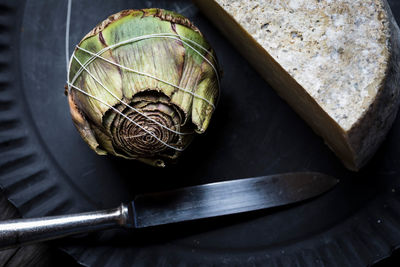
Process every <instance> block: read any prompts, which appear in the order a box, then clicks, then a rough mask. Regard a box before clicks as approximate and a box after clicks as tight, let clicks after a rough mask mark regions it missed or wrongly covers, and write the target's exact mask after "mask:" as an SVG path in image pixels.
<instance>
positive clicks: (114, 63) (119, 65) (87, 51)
mask: <svg viewBox="0 0 400 267" xmlns="http://www.w3.org/2000/svg"><path fill="white" fill-rule="evenodd" d="M77 48H78V49H79V50H82V51H84V52H86V53H88V54H90V55H93V56H95V57H97V58H100V59H102V60H104V61H106V62H108V63H110V64H112V65H115V66H118V67H120V68H121V69H124V70H128V71H131V72H134V73H137V74H140V75H143V76H147V77H149V78H152V79H155V80H158V81H160V82H163V83H165V84H168V85H171V86H173V87H176V88H178V89H180V90H182V91H184V92H186V93H188V94H190V95H192V96H194V97H197V98H200V99H201V100H204V101H205V102H207V103H208V104H209V105H210V106H212V107H213V108H215V106H214V104H213V103H211V102H210V101H209V100H208V99H206V98H204V97H202V96H200V95H198V94H196V93H193V92H192V91H189V90H188V89H186V88H183V87H181V86H179V85H175V84H173V83H170V82H168V81H165V80H163V79H160V78H157V77H156V76H154V75H151V74H147V73H145V72H141V71H137V70H134V69H131V68H128V67H125V66H123V65H121V64H118V63H116V62H113V61H111V60H109V59H107V58H105V57H102V56H100V55H96V54H95V53H93V52H90V51H89V50H86V49H84V48H82V47H79V46H77ZM81 66H82V67H83V65H81ZM86 71H87V70H86Z"/></svg>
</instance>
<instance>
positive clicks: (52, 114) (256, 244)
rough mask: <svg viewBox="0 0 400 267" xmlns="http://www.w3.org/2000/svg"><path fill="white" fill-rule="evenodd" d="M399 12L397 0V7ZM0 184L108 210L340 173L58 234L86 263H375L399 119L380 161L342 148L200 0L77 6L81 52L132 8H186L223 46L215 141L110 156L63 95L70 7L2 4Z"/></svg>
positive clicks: (13, 194)
mask: <svg viewBox="0 0 400 267" xmlns="http://www.w3.org/2000/svg"><path fill="white" fill-rule="evenodd" d="M389 2H390V4H391V6H392V8H393V11H394V13H395V14H396V15H397V16H398V18H400V3H399V2H398V1H396V0H392V1H389ZM0 3H1V4H0V151H1V154H0V185H1V186H2V187H3V188H5V190H6V193H7V195H8V197H9V199H10V201H12V203H14V205H15V206H16V207H18V209H19V210H20V212H21V213H22V214H23V216H25V217H31V216H42V215H51V214H65V213H71V212H79V211H89V210H93V209H100V208H110V207H114V206H116V205H118V204H119V203H120V202H122V201H128V200H130V199H132V198H133V196H134V195H135V194H136V193H138V192H149V191H158V190H165V189H170V188H176V187H178V186H179V187H181V186H187V185H194V184H201V183H207V182H214V181H222V180H230V179H237V178H244V177H250V176H259V175H267V174H275V173H280V172H291V171H321V172H325V173H327V174H330V175H334V176H336V177H338V178H341V183H340V184H339V185H338V186H337V187H336V188H335V189H334V190H333V191H331V192H329V193H328V194H325V195H323V196H322V197H319V198H317V199H314V200H310V201H307V202H304V203H301V204H298V205H292V206H290V207H286V208H280V209H275V210H269V211H262V212H255V213H248V214H242V215H237V216H231V217H225V218H219V219H213V220H203V221H200V222H194V223H185V224H179V225H172V226H166V227H161V228H153V229H147V230H145V231H125V230H110V231H105V232H101V233H95V234H90V235H86V236H83V237H79V238H77V237H76V238H70V239H68V240H62V241H58V242H57V243H55V244H57V245H58V246H60V247H61V248H62V249H64V250H65V251H67V252H68V253H70V254H71V255H73V256H74V257H75V258H76V259H77V261H78V262H80V263H82V264H84V265H87V266H132V265H134V264H138V265H149V266H155V265H163V266H164V265H171V266H185V265H189V266H193V265H200V264H202V265H216V266H220V265H229V266H231V265H240V266H243V265H257V264H262V265H268V266H289V265H291V266H314V265H315V266H321V265H326V266H365V265H368V264H372V263H373V262H376V261H377V260H379V259H382V258H384V257H387V256H389V255H390V253H391V251H392V250H393V249H394V248H396V247H398V246H399V245H400V194H399V192H400V187H399V184H400V142H399V141H398V136H400V119H398V120H397V121H396V123H395V126H394V127H393V129H392V130H391V132H390V133H389V135H388V138H387V140H386V142H385V143H384V144H383V145H382V147H381V149H380V150H379V152H378V153H377V154H376V156H375V157H374V159H373V160H372V161H371V162H370V164H369V165H368V166H367V167H366V168H364V169H363V170H362V171H361V172H359V173H351V172H348V171H346V170H345V169H344V168H343V167H342V165H341V163H340V162H339V161H338V160H337V159H336V158H335V156H334V155H333V154H332V152H331V151H330V150H329V149H328V148H327V147H326V146H325V145H324V144H323V141H322V140H321V139H320V138H319V137H317V136H316V135H315V134H314V133H313V132H312V131H311V130H310V128H309V127H308V126H307V125H306V124H305V123H304V122H303V121H302V120H301V119H300V118H299V117H298V116H297V115H296V114H295V113H294V112H293V111H292V110H291V109H290V108H289V107H288V105H287V104H286V103H284V102H283V101H282V100H281V99H280V98H279V97H278V96H277V95H276V94H275V93H274V91H273V90H272V89H271V88H270V87H269V86H268V84H267V83H265V82H264V81H263V80H262V79H261V78H260V76H259V75H258V74H257V73H256V72H255V71H254V70H253V69H252V68H251V67H250V66H249V65H248V63H247V62H246V60H245V59H244V58H243V57H241V56H240V55H239V53H238V51H236V50H235V49H233V47H232V46H231V45H230V44H229V43H228V41H227V40H225V38H223V37H222V35H221V34H220V33H219V32H218V31H217V30H216V29H215V27H213V26H212V25H211V23H210V22H209V21H208V20H207V19H205V17H204V16H203V15H202V14H200V13H199V11H198V10H197V9H196V8H195V7H193V6H192V5H191V4H190V2H189V1H185V0H180V1H132V0H125V1H124V0H119V1H106V0H102V1H89V0H86V1H74V2H73V11H72V20H71V49H72V47H73V46H72V45H73V44H76V43H77V42H78V41H79V40H80V38H81V37H82V36H83V35H84V34H86V33H87V32H88V31H89V30H90V29H91V28H92V27H93V26H94V25H96V24H97V23H98V22H100V21H101V20H103V19H104V18H106V17H107V16H108V15H110V14H113V13H115V12H118V11H120V10H122V9H127V8H144V7H149V6H157V7H163V8H167V9H172V10H176V11H178V12H181V13H183V14H184V15H186V16H187V17H189V18H190V19H191V20H193V21H194V22H195V24H196V25H197V26H198V27H199V28H200V29H201V30H202V31H203V33H204V34H205V35H206V36H207V38H208V39H209V41H210V42H211V44H212V45H213V46H214V48H215V50H216V52H217V54H218V57H219V60H220V62H221V65H222V67H223V69H224V74H225V75H224V78H223V82H222V97H221V101H220V105H219V107H218V109H217V112H216V113H215V116H214V118H213V121H212V124H211V127H210V129H209V131H208V132H207V134H206V135H204V136H201V137H199V138H197V139H196V140H195V142H194V143H193V144H192V145H191V147H190V149H189V150H188V151H187V152H186V153H185V155H184V157H183V158H182V160H181V161H180V162H179V163H178V164H177V165H176V166H171V167H169V168H167V169H163V170H160V169H153V168H150V167H147V166H144V165H142V164H140V163H136V162H132V161H126V160H120V159H116V158H113V157H100V156H97V155H96V154H95V153H94V152H92V151H91V150H90V149H89V148H88V146H87V145H86V144H85V143H84V142H83V141H82V140H81V138H80V136H79V135H78V133H77V131H76V130H75V128H74V126H73V125H72V122H71V119H70V115H69V110H68V106H67V99H66V97H65V96H64V94H63V91H64V84H65V80H66V70H65V65H66V62H65V39H64V38H65V17H66V6H67V3H66V1H50V0H41V1H33V0H31V1H27V2H24V1H14V0H1V1H0Z"/></svg>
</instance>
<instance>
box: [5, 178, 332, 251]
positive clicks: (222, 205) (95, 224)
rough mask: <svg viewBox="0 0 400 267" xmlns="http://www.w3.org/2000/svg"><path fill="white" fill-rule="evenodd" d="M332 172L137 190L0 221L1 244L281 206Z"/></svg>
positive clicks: (319, 186) (327, 181) (314, 190)
mask: <svg viewBox="0 0 400 267" xmlns="http://www.w3.org/2000/svg"><path fill="white" fill-rule="evenodd" d="M337 183H338V180H337V179H336V178H333V177H330V176H328V175H325V174H321V173H313V172H303V173H287V174H277V175H270V176H262V177H255V178H248V179H239V180H232V181H225V182H217V183H210V184H204V185H197V186H191V187H185V188H180V189H176V190H171V191H166V192H160V193H150V194H143V195H138V196H136V197H135V199H134V200H133V201H132V202H131V203H129V204H121V206H120V207H118V208H114V209H108V210H102V211H94V212H86V213H79V214H71V215H61V216H49V217H43V218H30V219H16V220H8V221H3V222H0V248H1V249H5V248H9V247H13V246H16V245H22V244H30V243H35V242H40V241H45V240H50V239H56V238H61V237H65V236H68V235H72V234H78V233H85V232H90V231H96V230H103V229H108V228H113V227H127V228H145V227H150V226H157V225H165V224H170V223H177V222H184V221H191V220H198V219H204V218H211V217H218V216H226V215H229V214H237V213H242V212H249V211H255V210H260V209H266V208H271V207H278V206H283V205H287V204H291V203H296V202H299V201H302V200H306V199H309V198H313V197H316V196H318V195H320V194H322V193H324V192H326V191H328V190H329V189H331V188H332V187H333V186H335V185H336V184H337Z"/></svg>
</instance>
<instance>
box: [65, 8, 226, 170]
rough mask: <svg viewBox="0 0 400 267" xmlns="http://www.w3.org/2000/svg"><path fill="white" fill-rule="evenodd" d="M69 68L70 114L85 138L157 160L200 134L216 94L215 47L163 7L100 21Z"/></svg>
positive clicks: (109, 150) (100, 150)
mask: <svg viewBox="0 0 400 267" xmlns="http://www.w3.org/2000/svg"><path fill="white" fill-rule="evenodd" d="M68 72H69V73H68V85H67V86H68V100H69V106H70V112H71V115H72V120H73V122H74V124H75V126H76V128H77V129H78V131H79V133H80V135H81V136H82V138H83V139H84V140H85V141H86V142H87V143H88V145H89V146H90V147H91V148H92V149H93V150H94V151H95V152H96V153H97V154H100V155H105V154H112V155H116V156H120V157H123V158H127V159H137V160H140V161H142V162H145V163H148V164H151V165H154V166H159V167H163V166H165V164H166V162H168V161H173V160H175V159H176V158H177V157H178V156H179V155H180V154H181V152H182V151H183V150H184V149H185V148H186V147H187V145H188V144H189V143H190V141H191V140H192V139H193V137H194V135H196V134H201V133H204V131H205V130H206V129H207V127H208V125H209V123H210V119H211V116H212V114H213V111H214V109H215V105H216V102H217V99H218V95H219V67H218V62H217V60H216V57H215V53H214V51H213V50H212V48H211V47H210V45H209V44H208V42H207V41H206V40H205V38H204V37H203V35H202V34H201V33H200V31H199V30H198V28H196V27H195V26H194V25H193V24H192V23H191V22H190V21H189V20H188V19H187V18H185V17H183V16H182V15H179V14H177V13H174V12H171V11H166V10H162V9H143V10H124V11H121V12H119V13H117V14H114V15H112V16H110V17H109V18H107V19H106V20H104V21H103V22H101V23H100V24H98V25H97V26H96V27H95V28H94V29H93V30H92V31H91V32H89V33H88V34H87V35H86V36H85V37H84V38H83V39H82V40H81V42H80V43H79V44H78V46H77V47H76V49H75V50H74V53H73V55H72V57H71V60H70V63H69V71H68Z"/></svg>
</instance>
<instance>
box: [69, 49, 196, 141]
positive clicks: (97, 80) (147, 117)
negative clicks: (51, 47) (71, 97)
mask: <svg viewBox="0 0 400 267" xmlns="http://www.w3.org/2000/svg"><path fill="white" fill-rule="evenodd" d="M73 58H74V59H75V60H76V61H77V62H78V63H79V65H81V66H82V68H83V69H84V70H85V71H86V72H87V73H88V74H89V75H90V77H92V78H93V79H94V80H95V81H96V82H97V83H98V84H100V85H101V86H102V87H103V88H104V89H105V90H106V91H107V92H108V93H110V95H112V96H113V97H114V98H115V99H117V100H118V101H119V102H121V103H122V104H124V105H125V106H126V107H128V108H130V109H131V110H133V111H135V112H136V113H138V114H140V115H141V116H143V117H145V118H146V119H148V120H150V121H152V122H154V123H155V124H157V125H158V126H160V127H162V128H164V129H166V130H168V131H170V132H173V133H175V134H178V135H188V134H190V133H181V132H178V131H175V130H173V129H170V128H168V127H167V126H165V125H163V124H161V123H159V122H158V121H156V120H154V119H152V118H150V117H149V116H147V115H146V114H144V113H142V112H140V111H139V110H138V109H136V108H134V107H131V106H130V105H129V104H128V103H126V102H125V101H123V100H122V99H120V98H119V97H118V96H117V95H115V94H114V93H113V92H112V91H111V90H110V89H108V88H107V87H106V86H105V85H104V84H103V83H102V82H101V81H100V80H99V79H97V78H96V77H95V76H94V75H93V74H92V73H91V72H90V71H89V70H88V69H87V68H86V67H84V66H83V65H82V63H81V62H80V60H79V59H78V58H77V57H76V56H75V54H74V55H73Z"/></svg>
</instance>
